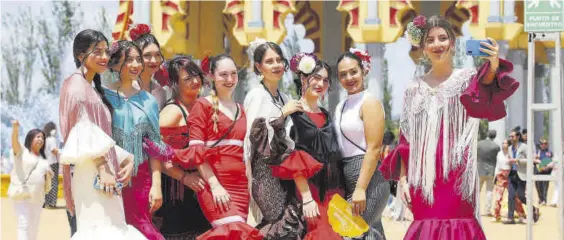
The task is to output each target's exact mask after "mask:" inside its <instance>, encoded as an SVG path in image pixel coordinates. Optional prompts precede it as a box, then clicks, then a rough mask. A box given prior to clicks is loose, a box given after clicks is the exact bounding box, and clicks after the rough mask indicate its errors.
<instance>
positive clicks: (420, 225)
mask: <svg viewBox="0 0 564 240" xmlns="http://www.w3.org/2000/svg"><path fill="white" fill-rule="evenodd" d="M411 239H413V240H416V239H456V240H485V239H486V236H485V235H484V231H482V228H481V227H480V224H479V223H478V221H477V220H476V219H475V218H455V219H426V220H415V221H413V222H412V223H411V226H410V227H409V229H408V230H407V234H406V235H405V237H404V240H411Z"/></svg>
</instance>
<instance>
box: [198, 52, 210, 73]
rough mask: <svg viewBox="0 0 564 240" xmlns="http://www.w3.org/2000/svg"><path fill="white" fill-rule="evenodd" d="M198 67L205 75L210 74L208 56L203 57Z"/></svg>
mask: <svg viewBox="0 0 564 240" xmlns="http://www.w3.org/2000/svg"><path fill="white" fill-rule="evenodd" d="M200 67H201V68H202V71H203V72H204V73H205V74H210V58H209V56H206V57H204V59H202V63H200Z"/></svg>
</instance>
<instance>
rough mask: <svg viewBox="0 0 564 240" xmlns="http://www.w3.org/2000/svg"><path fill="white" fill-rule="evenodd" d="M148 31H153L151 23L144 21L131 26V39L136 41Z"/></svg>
mask: <svg viewBox="0 0 564 240" xmlns="http://www.w3.org/2000/svg"><path fill="white" fill-rule="evenodd" d="M130 27H131V26H130ZM148 33H151V27H149V25H147V24H143V23H141V24H136V25H133V28H131V30H129V38H131V41H135V40H137V39H138V38H139V37H141V36H143V34H148Z"/></svg>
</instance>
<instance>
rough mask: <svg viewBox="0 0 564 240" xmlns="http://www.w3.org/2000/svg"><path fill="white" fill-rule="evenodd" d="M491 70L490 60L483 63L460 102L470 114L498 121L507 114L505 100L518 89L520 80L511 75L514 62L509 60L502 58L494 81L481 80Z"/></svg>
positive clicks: (474, 116)
mask: <svg viewBox="0 0 564 240" xmlns="http://www.w3.org/2000/svg"><path fill="white" fill-rule="evenodd" d="M489 70H490V62H486V63H485V64H484V65H482V67H481V68H480V70H478V73H477V74H476V75H474V76H473V77H472V80H471V82H470V85H469V86H468V88H466V90H465V91H464V92H463V93H462V95H461V96H460V102H461V103H462V105H463V106H464V107H465V108H466V111H467V112H468V115H469V116H471V117H473V118H482V119H487V120H489V121H496V120H499V119H502V118H504V117H505V116H506V115H507V112H506V111H505V104H503V101H505V100H506V99H507V98H509V97H510V96H511V95H512V94H513V93H515V91H517V88H519V82H517V81H516V80H515V79H514V78H513V77H511V76H509V74H510V73H511V72H512V71H513V64H512V63H511V62H509V61H506V60H504V59H501V58H500V59H499V68H498V71H497V74H496V76H495V80H494V82H493V83H492V84H490V85H485V84H483V83H482V82H481V80H482V78H484V76H486V74H487V73H488V71H489Z"/></svg>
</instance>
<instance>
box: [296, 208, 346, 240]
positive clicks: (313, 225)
mask: <svg viewBox="0 0 564 240" xmlns="http://www.w3.org/2000/svg"><path fill="white" fill-rule="evenodd" d="M318 208H319V212H320V213H321V214H320V215H319V217H317V218H316V219H314V220H307V229H308V231H307V234H306V235H305V237H304V240H341V239H343V237H341V236H340V235H339V234H338V233H336V232H335V231H334V230H333V228H332V227H331V224H329V218H328V216H327V207H326V206H323V205H318Z"/></svg>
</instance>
